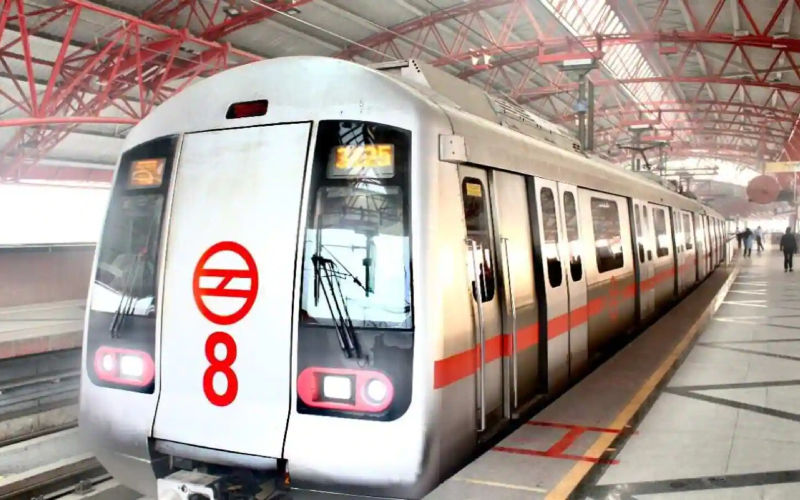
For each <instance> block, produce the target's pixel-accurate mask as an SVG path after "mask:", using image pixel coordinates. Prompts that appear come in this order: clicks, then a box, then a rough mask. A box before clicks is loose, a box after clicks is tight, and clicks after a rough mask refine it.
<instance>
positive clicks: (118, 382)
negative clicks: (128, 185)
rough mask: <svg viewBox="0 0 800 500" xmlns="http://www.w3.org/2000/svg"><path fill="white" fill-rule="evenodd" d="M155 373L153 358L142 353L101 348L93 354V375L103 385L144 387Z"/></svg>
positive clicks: (122, 349)
mask: <svg viewBox="0 0 800 500" xmlns="http://www.w3.org/2000/svg"><path fill="white" fill-rule="evenodd" d="M155 371H156V370H155V363H153V358H152V357H151V356H150V354H148V353H146V352H144V351H139V350H137V349H125V348H120V347H111V346H102V347H99V348H98V349H97V350H96V351H95V353H94V375H95V376H96V377H97V379H99V380H100V381H102V382H104V384H103V385H111V386H118V387H120V386H127V387H137V388H138V387H146V386H149V385H150V384H151V383H153V379H154V378H155Z"/></svg>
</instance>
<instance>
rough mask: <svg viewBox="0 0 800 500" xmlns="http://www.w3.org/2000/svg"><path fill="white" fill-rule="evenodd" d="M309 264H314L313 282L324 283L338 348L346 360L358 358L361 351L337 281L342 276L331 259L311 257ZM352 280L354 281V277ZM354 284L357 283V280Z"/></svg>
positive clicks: (318, 256)
mask: <svg viewBox="0 0 800 500" xmlns="http://www.w3.org/2000/svg"><path fill="white" fill-rule="evenodd" d="M311 262H312V263H313V264H314V279H315V281H316V280H318V279H321V280H322V281H323V282H324V283H323V287H322V293H323V295H324V296H325V303H326V304H327V305H328V310H329V311H330V313H331V319H332V320H333V326H334V327H335V328H336V336H337V338H338V340H339V347H340V348H341V349H342V352H344V355H345V356H346V357H347V358H352V357H355V358H360V357H361V349H360V347H359V345H358V339H357V338H356V331H355V327H353V322H352V320H351V319H350V312H349V311H348V310H347V300H346V298H345V296H344V293H342V287H341V284H340V281H339V280H340V278H342V277H343V274H342V273H340V272H338V271H337V270H336V267H337V265H336V264H335V263H334V262H333V261H332V260H331V259H326V258H325V257H322V256H321V255H319V254H314V255H313V256H311ZM348 274H349V273H348ZM350 276H352V275H350ZM353 278H354V280H355V277H354V276H353ZM356 282H357V283H358V281H357V280H356ZM359 284H360V283H359ZM337 291H338V297H337Z"/></svg>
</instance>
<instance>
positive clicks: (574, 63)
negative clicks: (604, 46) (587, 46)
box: [561, 57, 594, 68]
mask: <svg viewBox="0 0 800 500" xmlns="http://www.w3.org/2000/svg"><path fill="white" fill-rule="evenodd" d="M592 65H594V59H592V58H591V57H587V58H586V59H567V60H566V61H563V62H562V63H561V66H563V67H565V68H575V67H580V66H592Z"/></svg>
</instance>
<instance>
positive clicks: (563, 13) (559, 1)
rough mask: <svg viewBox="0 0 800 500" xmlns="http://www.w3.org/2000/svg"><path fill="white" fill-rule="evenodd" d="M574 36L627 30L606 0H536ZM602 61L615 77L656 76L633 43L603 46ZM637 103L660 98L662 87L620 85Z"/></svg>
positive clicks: (654, 85)
mask: <svg viewBox="0 0 800 500" xmlns="http://www.w3.org/2000/svg"><path fill="white" fill-rule="evenodd" d="M539 1H540V2H541V3H542V4H543V5H544V6H545V7H547V9H548V10H550V12H552V13H553V15H554V16H555V17H556V18H557V19H558V20H559V21H560V22H561V24H562V25H563V26H564V28H566V29H567V30H568V31H569V32H570V33H571V34H572V35H574V36H588V35H593V34H595V33H603V34H607V35H623V34H626V33H628V29H627V28H626V27H625V25H624V24H623V23H622V20H621V19H620V18H619V16H617V14H616V13H615V12H614V11H613V9H611V7H610V6H609V5H608V3H607V1H606V0H539ZM604 52H605V54H604V56H603V60H602V62H601V63H602V64H603V65H605V67H606V68H607V69H608V71H609V72H610V73H611V76H612V77H614V78H616V79H618V80H628V79H642V78H652V77H655V76H657V75H656V72H655V71H654V70H653V68H652V66H650V63H648V62H647V60H646V59H645V57H644V55H643V54H642V52H641V50H639V47H638V46H637V45H634V44H626V45H613V46H610V47H607V48H605V49H604ZM623 87H625V88H626V89H627V90H628V92H630V93H631V95H632V96H633V97H634V98H635V99H636V100H638V101H639V102H640V103H644V102H649V101H660V100H662V99H663V98H664V93H665V92H664V87H663V86H662V85H661V84H659V83H654V82H648V83H634V84H625V85H623Z"/></svg>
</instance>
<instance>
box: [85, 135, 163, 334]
mask: <svg viewBox="0 0 800 500" xmlns="http://www.w3.org/2000/svg"><path fill="white" fill-rule="evenodd" d="M174 147H175V139H174V138H173V137H167V138H162V139H156V140H154V141H151V142H148V143H145V144H142V145H140V146H137V147H135V148H133V149H132V150H130V151H128V152H127V153H125V154H124V155H123V156H122V159H121V160H120V166H119V172H118V173H117V177H116V182H115V185H114V189H113V191H112V193H111V200H110V202H109V207H108V215H107V216H106V222H105V226H104V228H103V237H102V239H101V241H100V246H99V251H100V254H99V256H98V260H97V273H96V275H95V286H94V287H93V288H92V299H91V308H92V310H93V311H96V312H103V313H112V314H113V317H111V316H110V317H109V320H110V321H111V322H112V323H116V322H119V317H120V316H123V317H124V316H150V317H152V316H154V315H155V295H156V291H155V288H156V267H157V262H158V245H159V240H160V236H161V218H162V214H163V212H164V200H165V196H166V190H167V185H166V184H167V183H166V182H163V181H164V179H167V178H168V177H167V176H168V172H166V170H167V169H168V168H169V161H170V158H171V156H172V151H173V149H174ZM144 167H148V168H146V169H145V168H144ZM143 172H144V173H143ZM145 174H146V175H145Z"/></svg>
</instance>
